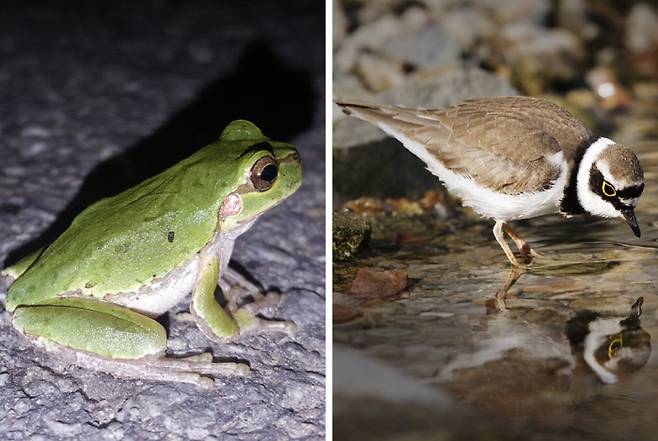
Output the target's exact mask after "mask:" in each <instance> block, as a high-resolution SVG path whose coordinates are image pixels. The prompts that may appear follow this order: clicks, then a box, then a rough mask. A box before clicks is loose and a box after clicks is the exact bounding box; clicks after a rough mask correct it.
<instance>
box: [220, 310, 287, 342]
mask: <svg viewBox="0 0 658 441" xmlns="http://www.w3.org/2000/svg"><path fill="white" fill-rule="evenodd" d="M233 317H234V318H235V320H236V321H237V322H238V325H239V326H240V334H241V335H245V334H255V333H257V332H260V331H264V332H283V333H285V334H288V335H290V336H292V335H293V334H295V332H297V324H296V323H295V322H293V321H292V320H269V319H265V318H261V317H256V316H255V315H253V314H252V312H251V311H249V310H247V309H246V307H242V308H240V309H238V310H237V311H236V312H235V314H234V316H233Z"/></svg>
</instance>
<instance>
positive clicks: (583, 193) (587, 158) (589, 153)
mask: <svg viewBox="0 0 658 441" xmlns="http://www.w3.org/2000/svg"><path fill="white" fill-rule="evenodd" d="M614 144H615V142H614V141H612V140H610V139H608V138H599V139H597V140H596V141H595V142H593V143H592V144H591V145H590V146H589V147H587V150H586V151H585V155H584V156H583V159H582V160H581V161H580V165H579V166H578V175H577V176H576V189H577V191H578V201H579V202H580V205H582V206H583V208H584V209H585V211H587V212H588V213H590V214H593V215H595V216H601V217H621V213H619V211H617V210H616V209H615V207H614V206H613V205H612V204H611V203H610V202H607V201H604V200H603V199H601V197H600V196H599V195H597V194H596V193H594V192H593V191H592V190H591V189H590V188H589V178H590V175H589V172H590V170H591V169H592V165H593V164H594V163H595V162H596V160H597V159H598V158H599V155H600V154H601V153H602V152H603V151H604V150H605V149H607V148H608V147H610V146H611V145H614Z"/></svg>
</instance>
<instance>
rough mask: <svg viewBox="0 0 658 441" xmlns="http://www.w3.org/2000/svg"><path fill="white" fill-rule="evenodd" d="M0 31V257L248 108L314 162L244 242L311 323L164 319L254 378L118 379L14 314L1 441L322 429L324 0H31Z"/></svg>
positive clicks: (0, 321) (6, 338)
mask: <svg viewBox="0 0 658 441" xmlns="http://www.w3.org/2000/svg"><path fill="white" fill-rule="evenodd" d="M171 7H173V8H174V9H173V10H172V9H171ZM173 12H175V13H173ZM0 27H1V28H2V29H3V39H2V43H0V61H1V62H0V96H1V97H2V103H3V105H2V106H1V107H0V139H1V140H2V141H0V158H2V159H1V161H0V168H1V169H0V262H3V263H6V262H7V261H8V260H11V259H15V258H16V257H19V256H20V254H21V253H23V254H24V252H25V251H26V249H25V245H26V244H27V243H28V242H29V241H32V240H34V239H36V238H37V237H39V236H43V235H44V234H45V232H46V231H49V230H50V232H51V233H52V232H55V231H56V230H57V228H61V227H64V226H65V225H66V224H67V223H68V222H70V220H71V216H72V215H73V214H74V213H75V212H77V211H79V210H80V209H82V208H84V206H86V205H88V204H89V203H90V202H93V201H94V200H97V199H98V198H99V197H102V196H103V195H104V194H107V192H112V191H115V192H116V191H117V190H118V189H120V188H121V186H122V185H128V184H130V182H131V180H133V182H134V181H135V180H136V181H137V182H139V181H141V180H142V179H144V178H146V177H147V176H149V175H152V174H153V172H154V171H155V170H157V168H158V167H166V166H167V165H168V164H172V163H174V162H177V161H178V160H179V159H181V158H182V157H184V156H187V155H188V154H190V153H191V152H193V151H194V150H196V149H197V148H198V147H201V146H202V145H204V144H206V143H207V142H209V141H212V140H213V139H215V137H216V136H217V134H218V133H219V131H220V130H221V129H222V127H223V125H224V124H226V123H227V122H228V121H230V120H231V119H234V118H238V117H244V118H248V119H252V120H253V121H254V122H256V123H257V124H259V125H260V126H261V128H262V129H263V131H264V132H265V133H266V134H268V135H269V136H271V137H272V138H274V139H284V140H288V141H290V142H292V143H293V144H295V145H296V146H298V148H299V151H300V155H301V156H302V159H303V160H304V173H305V175H304V185H303V186H302V188H301V189H300V191H299V192H298V193H297V194H296V195H295V196H294V197H293V198H292V199H290V200H288V201H286V202H285V203H284V204H282V205H281V206H279V207H276V208H275V209H273V210H272V211H271V212H269V213H267V215H264V216H263V217H262V218H261V219H260V220H259V221H258V223H257V224H256V226H255V227H254V228H253V229H252V230H251V231H249V232H248V233H247V234H245V235H244V236H243V237H241V238H240V240H239V241H238V243H237V244H236V250H235V254H234V257H235V261H236V262H239V263H240V265H241V266H242V267H243V268H244V269H245V271H246V272H248V273H249V274H250V275H251V276H252V277H253V278H254V279H256V280H257V281H259V282H260V283H262V284H263V285H265V286H266V287H273V288H274V287H276V288H279V289H280V290H281V291H282V292H283V293H284V300H283V302H282V304H281V305H280V306H279V307H278V308H276V309H273V310H272V311H270V312H269V315H271V316H273V317H280V318H289V319H293V320H295V321H296V322H297V323H298V324H299V325H300V329H299V332H298V333H297V334H296V335H295V336H293V337H283V336H281V335H255V336H244V337H241V338H240V339H238V340H237V341H235V342H227V343H225V344H215V343H212V342H210V341H209V340H208V339H207V338H205V337H204V336H203V334H202V333H201V332H200V331H199V330H198V329H197V328H196V326H194V325H193V324H190V323H187V322H183V321H180V320H177V319H176V318H175V317H174V315H173V314H169V315H167V316H165V317H164V319H163V320H164V324H165V326H166V328H167V331H168V333H169V336H168V337H169V339H170V340H171V341H172V342H177V345H175V346H174V347H173V348H174V349H175V351H176V353H178V354H183V353H186V352H193V351H201V350H207V349H209V350H212V352H213V353H214V354H215V355H216V356H218V357H220V358H221V357H229V358H239V359H243V360H246V361H249V363H250V364H251V366H252V368H253V369H254V375H253V376H252V377H250V378H248V379H244V378H242V379H241V378H232V377H225V378H220V379H218V382H217V386H216V387H215V388H214V389H212V390H200V389H198V388H195V387H193V386H191V385H185V384H171V383H158V382H150V381H136V380H126V379H118V378H114V377H112V376H111V375H107V374H104V373H99V372H95V371H89V370H86V369H82V368H79V367H77V366H74V365H70V364H68V363H65V362H63V361H62V360H59V359H58V358H56V357H54V356H51V355H50V354H47V353H44V352H42V351H39V350H37V349H35V348H34V347H33V346H32V345H31V344H29V342H27V341H26V340H25V339H24V338H22V337H20V336H19V335H18V334H17V333H16V332H15V331H14V330H13V328H12V327H11V323H10V322H11V317H10V316H9V314H7V313H6V312H4V311H3V312H2V313H0V372H1V374H0V382H2V383H3V384H2V387H1V388H0V434H1V435H0V437H1V438H2V439H6V440H23V439H31V440H32V439H34V440H37V439H43V440H58V439H85V440H88V439H102V440H119V439H126V440H142V439H171V440H174V439H175V440H188V439H221V440H253V439H263V440H270V439H291V438H295V437H299V438H301V439H306V440H321V439H324V422H325V415H324V412H325V403H324V401H325V394H324V371H325V358H324V352H325V350H324V348H325V344H324V333H325V328H324V311H325V303H324V297H325V293H324V200H325V198H324V182H325V178H324V114H323V112H324V107H325V106H324V102H323V96H324V41H323V40H324V12H323V5H322V4H317V3H312V4H311V3H308V2H305V1H288V2H286V3H285V5H284V4H282V3H281V2H276V4H275V3H268V2H261V3H260V6H259V7H258V8H256V7H250V6H246V5H243V4H240V5H237V4H234V3H231V2H219V3H218V2H214V1H210V0H201V1H198V2H195V3H194V4H193V5H192V4H187V3H182V4H180V3H178V2H174V1H169V0H164V1H150V2H137V3H123V4H121V5H105V4H104V3H103V4H101V3H100V2H99V3H98V4H92V3H89V2H86V3H85V7H78V8H70V9H65V10H63V9H62V8H60V7H59V6H58V5H54V4H49V3H41V4H40V5H38V6H35V5H34V4H32V5H26V4H16V5H15V6H13V7H12V8H11V9H8V10H5V11H4V12H3V14H1V15H0ZM300 35H303V36H304V38H300ZM34 42H38V44H33V43H34ZM37 143H40V145H38V146H37V147H35V145H36V144H37ZM5 170H9V173H6V172H5ZM92 184H95V185H92ZM72 201H73V202H75V204H73V205H70V204H72ZM67 205H68V206H67ZM53 222H55V224H54V225H53ZM62 223H63V224H64V225H62ZM48 239H49V238H48V237H45V236H43V237H42V241H41V242H44V241H45V242H46V243H47V242H48ZM9 254H11V256H10V257H9V258H8V255H9ZM3 266H4V265H3ZM0 297H1V298H3V297H4V291H1V292H0ZM0 300H2V299H0ZM177 308H178V310H184V309H186V308H187V305H185V304H181V305H178V307H177ZM300 391H301V392H303V393H300ZM282 402H283V403H284V404H285V405H290V406H291V407H290V408H288V407H285V406H284V405H282V404H281V403H282Z"/></svg>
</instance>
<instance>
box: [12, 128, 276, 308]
mask: <svg viewBox="0 0 658 441" xmlns="http://www.w3.org/2000/svg"><path fill="white" fill-rule="evenodd" d="M236 123H240V124H244V122H242V121H238V122H235V123H232V124H231V125H233V124H236ZM249 124H250V123H249ZM250 125H251V124H250ZM251 126H252V127H253V128H254V129H255V130H256V131H258V129H257V128H255V126H253V125H251ZM230 127H231V126H229V127H228V128H227V129H226V130H225V133H224V134H226V133H231V131H229V132H227V130H229V129H230ZM238 128H239V129H241V130H246V129H245V128H244V127H238ZM247 129H248V127H247ZM224 134H223V135H222V136H224ZM252 135H253V136H256V133H255V132H253V129H252ZM258 135H260V136H261V137H262V134H260V131H258ZM243 136H244V134H243ZM262 139H265V138H262ZM252 142H253V141H244V142H240V141H236V140H235V139H230V140H227V139H225V138H224V137H222V138H220V141H219V142H217V143H214V144H211V145H208V146H206V147H204V148H203V149H201V150H199V151H198V152H196V153H195V154H193V155H192V156H190V157H189V158H187V159H185V160H183V161H181V162H179V163H178V164H176V165H174V166H173V167H171V168H169V169H168V170H166V171H164V172H162V173H160V174H159V175H156V176H154V177H152V178H150V179H148V180H146V181H144V182H143V183H141V184H139V185H137V186H135V187H132V188H130V189H128V190H126V191H125V192H123V193H121V194H119V195H116V196H113V197H109V198H105V199H102V200H100V201H98V202H96V203H94V204H93V205H91V206H89V207H88V208H87V209H85V210H84V211H83V212H82V213H80V214H79V215H78V216H77V217H76V218H75V219H74V221H73V223H72V224H71V226H70V227H69V228H68V229H67V230H66V231H65V232H64V233H63V234H62V235H61V236H60V237H59V238H58V239H57V240H56V241H55V242H53V243H52V244H51V245H50V246H49V247H48V248H47V249H46V250H45V251H44V253H43V254H42V255H41V256H40V257H39V259H38V260H37V261H36V262H35V263H34V264H33V265H32V266H31V267H30V268H29V269H28V270H27V271H26V272H25V273H24V274H23V276H21V277H19V278H18V279H17V280H16V281H15V282H14V284H13V285H12V286H11V287H10V290H9V294H8V297H7V309H9V310H10V311H11V310H13V309H14V308H15V307H16V306H17V305H20V304H29V303H34V302H38V301H40V300H43V299H47V298H51V297H53V296H56V295H58V294H60V293H64V292H70V291H79V292H80V293H82V294H87V295H93V296H99V297H100V296H102V295H104V294H106V293H116V292H131V291H134V290H136V289H138V288H139V287H141V286H143V285H144V283H145V282H147V281H148V280H150V279H153V278H157V277H162V276H164V275H165V274H167V273H168V272H169V271H170V270H171V269H172V268H175V267H176V266H179V265H181V264H183V263H184V262H185V261H186V260H187V259H189V258H190V257H191V256H192V255H193V254H194V253H196V252H197V251H199V250H200V249H201V248H203V247H204V245H205V244H206V243H207V242H208V241H209V240H210V239H211V238H212V237H213V235H214V233H215V231H216V228H217V222H218V211H219V207H220V205H221V203H222V201H223V198H224V196H226V195H227V194H228V193H229V192H231V191H233V190H235V188H236V186H237V185H238V183H239V181H240V179H241V177H240V176H239V174H240V173H241V169H240V167H236V161H239V158H240V154H241V153H242V152H243V150H244V148H245V146H246V145H250V144H251V143H252Z"/></svg>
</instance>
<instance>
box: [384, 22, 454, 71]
mask: <svg viewBox="0 0 658 441" xmlns="http://www.w3.org/2000/svg"><path fill="white" fill-rule="evenodd" d="M383 50H384V52H385V53H386V54H388V55H390V56H391V57H393V58H395V59H397V60H400V61H403V62H405V63H406V64H408V65H410V66H413V67H416V68H424V67H434V66H443V65H450V64H455V63H458V62H459V56H460V54H461V47H460V46H459V44H458V43H457V42H456V41H455V40H454V39H453V38H452V36H450V34H448V33H446V32H445V31H444V30H443V29H441V28H440V27H439V26H438V25H433V26H430V27H427V28H424V29H421V30H418V31H416V32H406V33H402V34H398V35H395V36H393V37H391V38H389V39H388V40H387V41H386V42H385V43H384V46H383Z"/></svg>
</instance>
